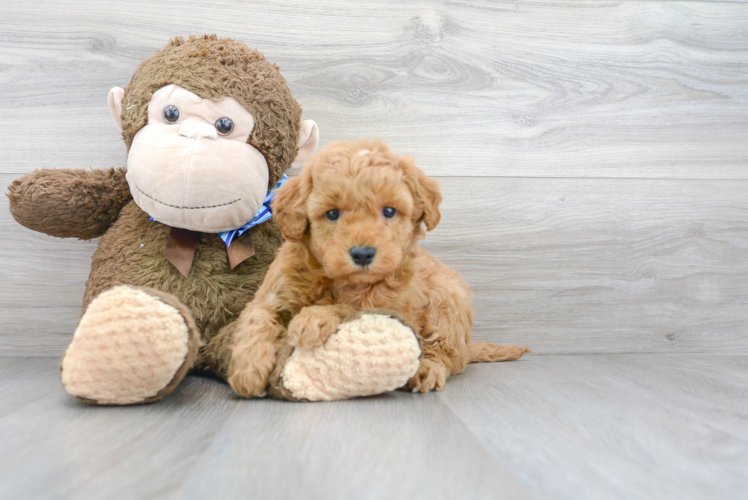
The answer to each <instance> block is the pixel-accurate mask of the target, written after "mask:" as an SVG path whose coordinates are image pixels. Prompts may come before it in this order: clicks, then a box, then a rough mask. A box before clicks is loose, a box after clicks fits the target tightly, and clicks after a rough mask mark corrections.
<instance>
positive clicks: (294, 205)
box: [272, 171, 312, 241]
mask: <svg viewBox="0 0 748 500" xmlns="http://www.w3.org/2000/svg"><path fill="white" fill-rule="evenodd" d="M311 181H312V179H311V175H309V172H308V171H304V172H302V173H301V175H300V176H299V177H294V178H292V179H290V180H289V181H288V182H287V183H285V184H284V185H283V186H282V187H280V188H279V189H278V191H277V192H276V193H275V198H274V199H273V203H272V208H273V218H274V219H275V222H276V223H277V224H278V227H279V228H280V230H281V233H282V234H283V237H284V238H285V239H287V240H290V241H298V240H300V239H301V238H302V237H303V236H304V232H305V231H306V226H307V222H308V220H307V217H306V209H305V208H304V204H305V203H306V198H307V196H308V195H309V191H310V189H311V186H310V184H311Z"/></svg>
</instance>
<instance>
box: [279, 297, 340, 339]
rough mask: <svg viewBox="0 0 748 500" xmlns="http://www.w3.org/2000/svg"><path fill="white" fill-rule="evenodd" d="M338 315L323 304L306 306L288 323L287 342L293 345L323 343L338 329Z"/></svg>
mask: <svg viewBox="0 0 748 500" xmlns="http://www.w3.org/2000/svg"><path fill="white" fill-rule="evenodd" d="M339 325H340V317H339V316H338V315H337V314H336V313H335V312H334V311H331V310H329V309H327V308H326V307H325V306H308V307H305V308H304V309H302V310H301V311H300V312H299V314H297V315H296V316H294V317H293V319H292V320H291V322H290V323H289V324H288V343H289V344H290V345H292V346H294V347H300V346H304V347H316V346H319V345H322V344H324V343H325V342H326V341H327V339H328V338H330V335H332V334H333V333H335V332H336V331H337V330H338V326H339Z"/></svg>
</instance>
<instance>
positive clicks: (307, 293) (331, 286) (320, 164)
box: [228, 140, 529, 397]
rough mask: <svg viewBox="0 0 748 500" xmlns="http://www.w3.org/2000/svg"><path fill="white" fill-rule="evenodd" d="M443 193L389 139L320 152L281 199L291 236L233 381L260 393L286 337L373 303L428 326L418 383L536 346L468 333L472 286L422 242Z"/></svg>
mask: <svg viewBox="0 0 748 500" xmlns="http://www.w3.org/2000/svg"><path fill="white" fill-rule="evenodd" d="M440 202H441V194H440V193H439V189H438V185H437V183H436V181H434V180H433V179H429V178H428V177H426V175H424V173H423V172H422V171H421V170H420V169H419V168H417V167H416V166H415V165H414V163H413V160H412V159H411V158H409V157H398V156H397V155H396V154H394V153H392V152H390V151H389V149H388V148H387V146H386V145H385V144H384V143H382V142H381V141H367V140H359V141H357V142H355V143H352V144H350V143H343V142H339V143H335V144H332V145H330V146H328V147H327V148H325V149H324V150H322V151H320V152H319V153H317V154H316V155H314V156H312V157H311V158H310V159H309V160H308V161H307V163H306V165H305V166H304V169H303V171H302V173H301V175H300V176H299V177H297V178H294V179H292V180H290V181H289V182H288V183H287V184H286V185H285V186H283V187H282V188H281V189H279V190H278V193H277V196H276V198H275V201H274V202H273V211H274V213H275V220H276V222H277V224H278V226H279V227H280V229H281V232H282V233H283V236H284V237H285V239H286V242H285V243H284V244H283V246H281V248H280V249H279V251H278V255H277V257H276V258H275V261H274V262H273V263H272V264H271V266H270V269H269V271H268V273H267V276H266V277H265V281H264V283H263V284H262V286H261V287H260V289H259V290H258V291H257V294H256V295H255V299H254V301H253V302H252V303H250V304H249V305H248V306H247V308H246V309H245V310H244V312H243V313H242V314H241V316H240V319H239V322H238V324H237V330H236V333H235V336H234V348H233V352H232V358H231V363H230V366H229V376H228V380H229V383H230V384H231V387H233V389H234V390H235V391H236V392H237V393H238V394H239V395H241V396H245V397H253V396H254V397H256V396H261V395H263V394H264V392H265V389H266V385H267V383H268V376H269V374H270V372H271V371H272V370H273V367H274V365H275V361H276V353H277V352H278V350H279V348H280V346H281V345H283V344H284V343H288V344H290V345H293V346H307V347H309V346H315V345H321V344H323V343H324V342H325V341H326V340H327V338H328V337H329V336H330V335H331V334H333V333H335V331H336V330H337V328H338V326H339V324H340V323H341V321H343V320H344V319H345V318H346V317H348V316H350V315H351V314H354V313H355V312H357V311H361V310H366V309H390V310H393V311H396V312H398V313H399V314H400V315H401V316H402V317H404V318H405V319H406V320H407V321H408V322H409V323H410V324H411V326H413V327H414V329H415V333H416V335H417V336H419V337H420V340H421V350H422V354H421V359H420V367H419V369H418V372H417V373H416V375H415V376H413V377H412V378H411V379H410V381H409V382H408V387H409V388H410V389H412V390H413V391H414V392H416V391H420V392H427V391H431V390H433V389H436V390H440V389H442V388H443V386H444V382H445V380H446V379H447V377H448V376H449V375H452V374H456V373H460V372H461V371H462V370H464V369H465V366H466V365H467V363H470V362H475V361H505V360H512V359H517V358H519V357H521V356H522V355H523V354H524V353H526V352H529V349H527V348H524V347H515V346H511V347H504V346H500V345H497V344H489V343H485V342H481V343H473V342H471V340H470V339H471V330H472V323H473V310H472V309H471V306H470V299H471V296H472V294H471V292H470V289H469V288H468V286H467V284H466V283H465V281H464V280H463V279H462V277H461V276H460V275H459V274H458V273H457V272H455V271H453V270H451V269H449V268H448V267H447V266H445V265H444V264H442V263H441V262H439V261H437V260H436V259H435V258H433V257H432V256H431V255H429V254H428V253H426V252H425V251H424V250H423V249H422V248H421V247H420V246H419V245H418V241H419V240H420V239H421V238H423V236H424V230H423V227H422V223H423V224H425V226H426V228H427V229H429V230H431V229H433V228H435V227H436V225H437V224H438V223H439V219H440V213H439V203H440ZM291 318H293V319H291ZM284 325H288V326H287V328H286V326H284Z"/></svg>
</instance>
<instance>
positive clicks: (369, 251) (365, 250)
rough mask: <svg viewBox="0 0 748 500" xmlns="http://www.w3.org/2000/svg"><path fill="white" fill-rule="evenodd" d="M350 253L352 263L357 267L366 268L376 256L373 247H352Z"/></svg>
mask: <svg viewBox="0 0 748 500" xmlns="http://www.w3.org/2000/svg"><path fill="white" fill-rule="evenodd" d="M350 252H351V258H352V259H353V262H355V263H356V264H357V265H359V266H368V265H369V264H371V261H372V260H374V256H375V255H376V254H377V250H376V249H375V248H374V247H353V248H351V250H350Z"/></svg>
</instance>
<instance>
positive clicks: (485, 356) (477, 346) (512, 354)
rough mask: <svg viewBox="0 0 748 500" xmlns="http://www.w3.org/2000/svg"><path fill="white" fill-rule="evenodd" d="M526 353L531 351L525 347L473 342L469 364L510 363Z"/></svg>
mask: <svg viewBox="0 0 748 500" xmlns="http://www.w3.org/2000/svg"><path fill="white" fill-rule="evenodd" d="M528 352H532V351H531V350H530V349H529V348H527V347H518V346H516V345H508V346H507V345H499V344H491V343H488V342H474V343H471V344H470V363H486V362H492V361H511V360H513V359H519V358H521V357H522V355H523V354H525V353H528Z"/></svg>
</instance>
